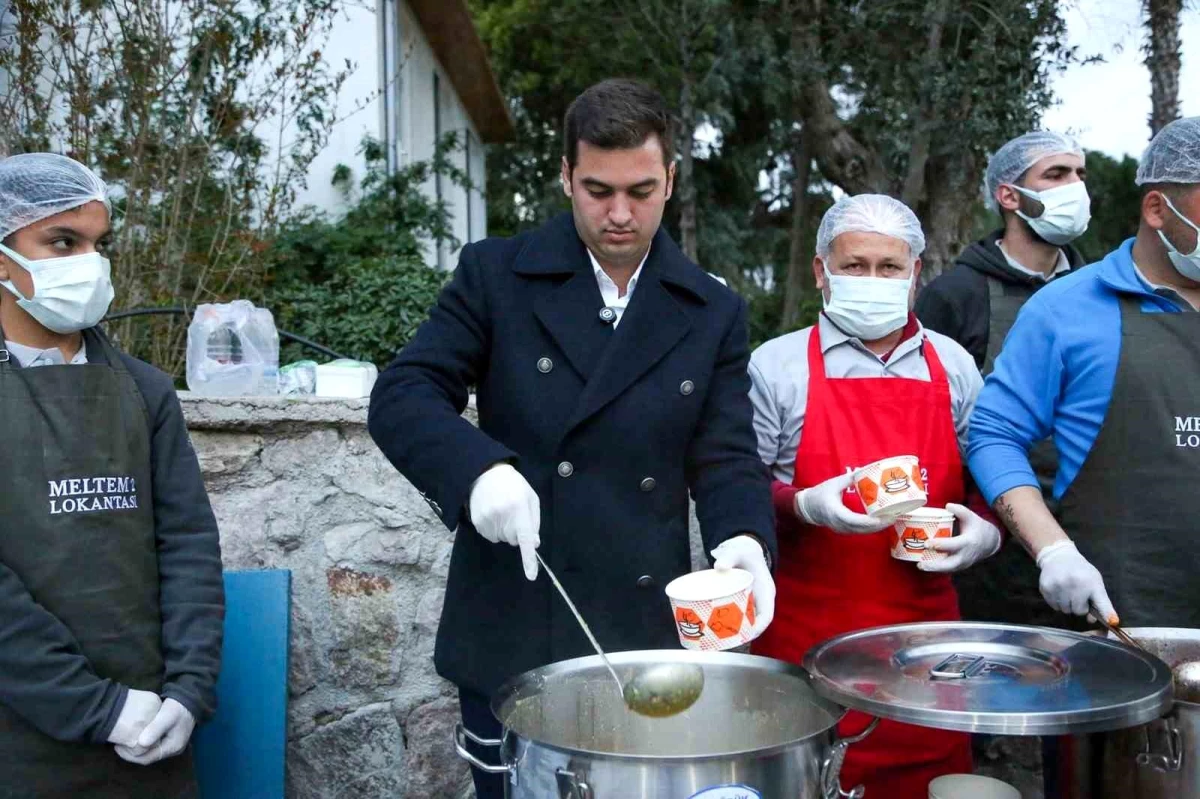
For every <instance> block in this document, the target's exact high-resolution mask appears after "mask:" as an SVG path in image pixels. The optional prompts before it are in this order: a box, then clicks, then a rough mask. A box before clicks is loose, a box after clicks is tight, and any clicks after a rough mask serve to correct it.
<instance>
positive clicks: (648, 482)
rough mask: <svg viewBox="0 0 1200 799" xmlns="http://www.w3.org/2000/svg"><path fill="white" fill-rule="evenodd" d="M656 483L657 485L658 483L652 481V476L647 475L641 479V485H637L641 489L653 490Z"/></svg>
mask: <svg viewBox="0 0 1200 799" xmlns="http://www.w3.org/2000/svg"><path fill="white" fill-rule="evenodd" d="M656 485H658V483H656V482H655V481H654V478H653V477H647V478H645V479H643V480H642V482H641V485H640V486H638V487H639V488H641V489H642V490H643V491H653V490H654V487H655V486H656Z"/></svg>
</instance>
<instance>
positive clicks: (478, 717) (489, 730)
mask: <svg viewBox="0 0 1200 799" xmlns="http://www.w3.org/2000/svg"><path fill="white" fill-rule="evenodd" d="M458 706H459V708H460V709H461V711H462V721H463V726H464V727H466V728H467V729H468V730H470V731H471V732H473V733H475V734H476V735H478V736H479V737H480V738H491V739H493V740H494V739H497V738H499V737H500V735H501V733H502V728H501V727H500V722H498V721H496V717H495V716H493V715H492V709H491V708H490V707H489V706H488V699H487V697H485V696H484V695H482V694H477V693H475V692H474V691H471V690H469V689H466V688H463V687H461V686H460V687H459V689H458ZM467 749H468V750H469V751H470V752H471V754H473V755H475V757H477V758H479V759H480V760H482V761H483V762H484V763H495V764H497V765H499V761H498V754H497V750H496V749H495V748H484V747H481V746H479V745H478V744H476V743H475V742H473V741H470V740H468V741H467ZM471 779H472V780H474V781H475V796H477V797H478V799H504V779H505V775H503V774H488V773H487V772H485V771H480V770H479V769H477V768H475V767H474V766H472V767H471Z"/></svg>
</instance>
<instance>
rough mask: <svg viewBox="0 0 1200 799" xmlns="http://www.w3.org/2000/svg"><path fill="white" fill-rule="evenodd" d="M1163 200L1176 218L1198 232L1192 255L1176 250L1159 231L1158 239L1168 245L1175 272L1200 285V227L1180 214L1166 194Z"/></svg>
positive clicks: (1168, 254)
mask: <svg viewBox="0 0 1200 799" xmlns="http://www.w3.org/2000/svg"><path fill="white" fill-rule="evenodd" d="M1163 199H1164V200H1166V202H1167V207H1168V208H1170V209H1171V212H1172V213H1173V214H1175V216H1177V217H1179V218H1180V219H1182V220H1183V223H1184V224H1185V225H1187V226H1188V227H1190V228H1191V229H1192V230H1194V231H1196V246H1195V248H1194V249H1193V250H1192V251H1191V252H1190V253H1182V252H1180V251H1179V250H1177V249H1175V245H1174V244H1172V243H1171V242H1170V241H1168V240H1167V237H1166V236H1164V235H1163V232H1162V231H1161V230H1160V231H1158V237H1159V238H1160V239H1162V243H1163V244H1164V245H1166V248H1167V257H1168V258H1170V259H1171V265H1172V266H1174V267H1175V271H1176V272H1178V273H1179V274H1181V275H1183V276H1184V277H1186V278H1187V279H1188V280H1194V281H1195V282H1197V283H1200V226H1197V225H1196V223H1195V222H1193V221H1192V220H1190V219H1188V218H1187V217H1186V216H1184V215H1183V214H1181V213H1179V209H1177V208H1176V207H1175V206H1174V205H1173V204H1172V203H1171V198H1170V197H1168V196H1167V195H1165V194H1164V195H1163Z"/></svg>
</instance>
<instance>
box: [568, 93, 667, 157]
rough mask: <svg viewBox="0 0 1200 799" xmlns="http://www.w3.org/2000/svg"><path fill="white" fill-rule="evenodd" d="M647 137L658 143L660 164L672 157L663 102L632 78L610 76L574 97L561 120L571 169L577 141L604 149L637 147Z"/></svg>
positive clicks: (665, 107)
mask: <svg viewBox="0 0 1200 799" xmlns="http://www.w3.org/2000/svg"><path fill="white" fill-rule="evenodd" d="M650 136H657V137H658V143H659V144H660V145H661V146H662V151H663V164H665V165H669V164H670V163H671V162H672V161H673V160H674V159H675V146H674V143H675V124H674V122H673V121H672V119H671V113H670V111H668V110H667V102H666V100H664V99H663V96H662V95H661V94H659V93H658V92H657V91H655V90H654V89H652V88H651V87H650V86H647V85H646V84H645V83H641V82H640V81H636V80H627V79H624V78H611V79H609V80H605V81H601V82H600V83H597V84H595V85H593V86H591V87H589V88H588V89H586V90H585V91H584V92H583V94H581V95H579V96H578V97H576V98H575V100H574V101H573V102H572V103H571V106H570V107H569V108H568V109H567V114H566V117H565V118H564V120H563V155H564V156H566V159H567V165H568V166H569V167H570V168H571V169H574V168H575V163H576V161H577V159H578V158H579V142H580V141H581V140H582V141H585V142H587V143H588V144H591V145H593V146H595V147H600V148H601V149H604V150H627V149H632V148H634V147H641V146H642V145H643V144H644V143H645V142H646V139H648V138H650Z"/></svg>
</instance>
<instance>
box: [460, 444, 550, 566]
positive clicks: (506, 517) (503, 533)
mask: <svg viewBox="0 0 1200 799" xmlns="http://www.w3.org/2000/svg"><path fill="white" fill-rule="evenodd" d="M468 509H469V511H470V514H471V523H472V524H474V525H475V529H476V530H478V531H479V534H480V535H481V536H483V537H484V538H486V539H487V540H488V541H491V542H492V543H493V544H499V543H501V542H503V543H505V544H511V545H512V546H514V547H520V549H521V563H522V565H524V567H525V577H526V578H528V579H530V580H536V579H537V575H538V563H537V557H536V556H535V555H534V550H536V549H537V548H538V547H539V546H541V545H542V539H541V537H540V536H539V534H538V533H539V531H540V530H541V527H542V507H541V504H540V503H539V502H538V495H537V492H536V491H534V490H533V487H532V486H530V485H529V483H528V482H526V480H525V478H524V477H522V476H521V473H520V472H518V471H517V470H516V469H514V468H513V467H512V466H511V465H509V464H507V463H498V464H496V465H495V466H493V467H492V468H490V469H488V470H487V471H486V472H484V473H483V474H481V475H480V476H479V479H477V480H476V481H475V485H473V486H472V487H471V498H470V500H469V502H468Z"/></svg>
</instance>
